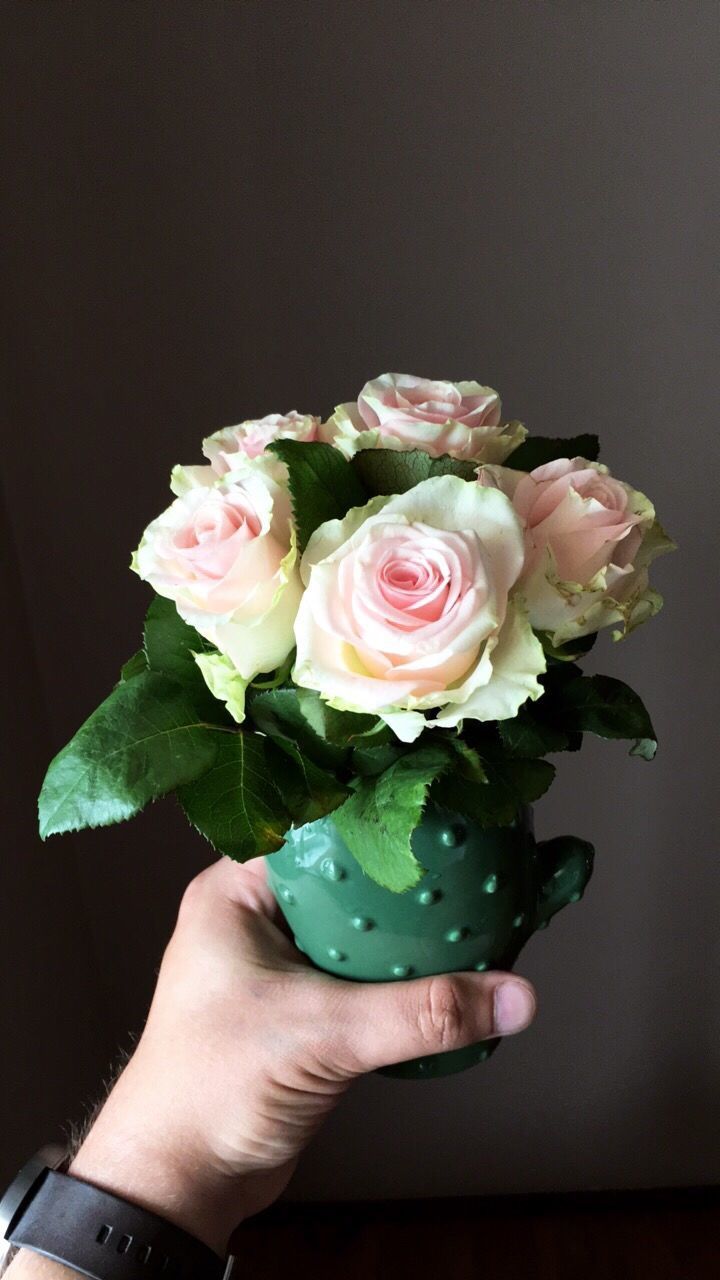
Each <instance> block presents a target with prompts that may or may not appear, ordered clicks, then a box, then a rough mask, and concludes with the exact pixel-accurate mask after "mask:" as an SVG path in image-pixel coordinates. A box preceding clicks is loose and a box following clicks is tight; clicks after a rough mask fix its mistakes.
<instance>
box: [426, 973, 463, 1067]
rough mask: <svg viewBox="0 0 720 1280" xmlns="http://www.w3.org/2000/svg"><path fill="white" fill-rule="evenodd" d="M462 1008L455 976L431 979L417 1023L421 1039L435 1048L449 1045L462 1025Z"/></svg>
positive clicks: (450, 1045) (453, 1043)
mask: <svg viewBox="0 0 720 1280" xmlns="http://www.w3.org/2000/svg"><path fill="white" fill-rule="evenodd" d="M465 1022H466V1019H465V1010H464V1005H463V1000H462V995H461V992H460V989H459V984H458V982H457V979H455V978H451V977H448V976H446V975H444V974H443V975H440V976H439V977H437V978H431V979H430V981H429V982H428V984H427V987H426V988H425V992H424V996H423V999H422V1001H421V1004H420V1009H419V1018H418V1024H419V1029H420V1035H421V1037H422V1040H423V1042H424V1043H425V1044H427V1045H428V1047H431V1046H432V1047H434V1048H435V1049H441V1050H442V1049H448V1048H452V1047H453V1046H454V1045H456V1044H457V1042H458V1041H459V1040H460V1039H461V1037H462V1033H463V1030H464V1028H465Z"/></svg>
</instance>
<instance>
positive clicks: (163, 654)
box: [143, 596, 233, 726]
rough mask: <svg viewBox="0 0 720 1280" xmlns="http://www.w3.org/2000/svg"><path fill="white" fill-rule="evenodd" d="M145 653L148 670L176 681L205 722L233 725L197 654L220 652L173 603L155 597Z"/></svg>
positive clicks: (147, 621)
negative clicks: (204, 673)
mask: <svg viewBox="0 0 720 1280" xmlns="http://www.w3.org/2000/svg"><path fill="white" fill-rule="evenodd" d="M143 639H144V649H145V656H146V659H147V664H148V667H149V668H150V670H151V671H157V672H158V674H160V675H164V676H169V677H170V678H171V679H172V680H177V682H178V684H181V685H182V686H183V688H184V689H185V690H186V691H187V694H188V696H189V697H191V698H192V700H193V702H194V704H195V706H196V707H197V710H198V714H199V716H200V718H201V719H202V720H208V721H210V722H211V723H213V724H219V725H223V726H225V725H231V724H233V720H232V718H231V717H230V715H229V714H228V712H227V710H226V708H225V706H224V705H223V703H222V702H219V701H218V699H217V698H216V697H214V696H213V694H212V693H211V692H210V689H209V688H208V686H207V684H206V682H205V679H204V677H203V674H202V671H201V670H200V668H199V667H198V664H197V663H196V661H195V656H194V655H195V654H196V653H205V654H209V655H214V654H215V653H216V652H217V650H216V649H215V647H214V645H212V644H210V641H209V640H206V639H205V638H204V636H201V635H200V633H199V632H198V631H196V630H195V628H194V627H191V626H189V624H188V623H187V622H185V621H184V620H183V619H182V618H181V617H180V614H179V613H178V611H177V609H176V608H175V605H174V603H173V601H172V600H166V599H165V596H155V599H154V600H153V601H152V602H151V604H150V607H149V609H148V611H147V614H146V615H145V628H144V634H143Z"/></svg>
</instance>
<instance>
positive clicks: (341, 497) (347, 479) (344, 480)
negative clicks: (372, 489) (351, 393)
mask: <svg viewBox="0 0 720 1280" xmlns="http://www.w3.org/2000/svg"><path fill="white" fill-rule="evenodd" d="M268 449H269V451H270V452H271V453H274V454H276V455H277V457H278V458H280V459H282V461H283V462H284V463H285V465H286V467H287V469H288V477H289V484H290V495H291V497H292V504H293V513H294V516H295V525H296V527H297V535H298V546H299V548H300V550H301V551H304V550H305V547H306V546H307V544H308V542H309V541H310V537H311V535H312V534H313V533H314V532H315V530H316V529H317V528H318V526H319V525H321V524H324V523H325V521H326V520H339V519H342V517H343V516H344V515H346V514H347V512H348V511H349V510H350V508H351V507H362V506H364V505H365V503H366V502H367V497H368V495H367V494H366V492H365V490H364V488H363V486H362V484H361V483H360V480H359V479H358V476H357V473H356V472H355V471H354V470H353V468H352V466H351V464H350V463H349V462H348V461H347V459H345V458H344V457H343V456H342V454H341V453H340V452H339V451H338V450H337V449H333V447H332V445H329V444H322V443H320V442H319V441H311V442H303V441H301V440H274V441H273V443H272V444H270V445H268Z"/></svg>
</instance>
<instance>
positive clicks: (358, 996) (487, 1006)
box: [70, 858, 535, 1255]
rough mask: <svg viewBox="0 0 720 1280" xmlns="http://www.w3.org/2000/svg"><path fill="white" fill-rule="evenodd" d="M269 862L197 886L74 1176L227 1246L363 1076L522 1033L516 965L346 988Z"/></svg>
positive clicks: (527, 1009)
mask: <svg viewBox="0 0 720 1280" xmlns="http://www.w3.org/2000/svg"><path fill="white" fill-rule="evenodd" d="M280 922H281V917H280V915H279V912H278V909H277V906H276V903H275V900H274V898H273V895H272V893H271V892H270V889H269V888H268V885H267V883H266V879H265V867H264V862H263V860H262V859H257V860H255V861H253V862H248V863H246V864H245V865H243V866H240V865H238V864H237V863H233V862H231V861H229V860H228V859H225V858H223V859H221V860H220V861H219V862H216V863H215V864H213V865H212V866H210V867H208V868H207V870H206V871H203V872H202V873H201V874H200V875H199V876H198V877H197V878H196V879H195V880H193V881H192V883H191V884H190V886H189V887H188V889H187V890H186V892H185V896H184V898H183V901H182V904H181V907H180V912H179V916H178V921H177V926H176V928H175V932H174V933H173V936H172V938H171V941H170V943H169V945H168V947H167V950H166V952H165V956H164V958H163V962H162V966H161V969H160V975H159V978H158V983H157V987H156V991H155V995H154V998H153V1002H152V1006H151V1009H150V1014H149V1017H148V1021H147V1025H146V1027H145V1030H144V1032H143V1034H142V1037H141V1039H140V1042H139V1044H138V1046H137V1049H136V1051H135V1053H134V1054H133V1056H132V1058H131V1059H130V1061H129V1063H128V1065H127V1066H126V1068H125V1070H124V1071H123V1073H122V1075H121V1076H120V1078H119V1080H118V1081H117V1083H116V1085H115V1087H114V1088H113V1090H112V1092H111V1093H110V1095H109V1097H108V1099H107V1102H106V1103H105V1106H104V1107H103V1109H102V1111H101V1112H100V1115H99V1116H98V1118H97V1120H96V1121H95V1123H94V1125H93V1127H92V1129H91V1130H90V1133H89V1134H88V1136H87V1138H86V1139H85V1141H84V1143H83V1145H82V1147H81V1148H80V1150H79V1152H78V1154H77V1156H76V1157H75V1160H74V1161H73V1164H72V1165H71V1169H70V1172H71V1173H73V1174H77V1176H78V1177H81V1178H85V1179H86V1180H87V1181H88V1182H92V1183H95V1184H96V1185H98V1186H102V1187H104V1188H106V1189H107V1190H109V1191H112V1192H115V1193H116V1194H117V1195H120V1196H124V1197H125V1198H126V1199H129V1200H133V1201H135V1202H136V1203H137V1204H141V1205H144V1206H145V1207H146V1208H148V1209H152V1210H154V1211H155V1212H156V1213H159V1214H160V1215H161V1216H163V1217H165V1218H167V1219H168V1220H169V1221H173V1222H175V1223H176V1224H177V1225H178V1226H181V1227H183V1228H184V1229H185V1230H186V1231H189V1232H191V1233H192V1234H193V1235H195V1236H197V1237H198V1238H199V1239H201V1240H204V1241H205V1243H207V1244H208V1245H210V1246H211V1247H212V1248H214V1249H215V1250H216V1251H217V1252H218V1253H219V1254H222V1255H224V1254H225V1253H226V1252H227V1250H228V1245H229V1242H230V1240H231V1236H232V1233H233V1230H234V1228H236V1227H237V1225H238V1224H239V1223H240V1222H241V1221H242V1220H243V1219H244V1218H246V1217H249V1216H250V1215H251V1214H253V1213H257V1212H258V1211H259V1210H260V1209H263V1208H265V1207H266V1206H267V1205H269V1204H271V1203H272V1201H273V1200H275V1199H276V1198H277V1196H278V1195H280V1193H281V1191H282V1190H283V1189H284V1187H285V1186H286V1185H287V1183H288V1181H289V1179H290V1177H291V1175H292V1172H293V1169H294V1168H295V1165H296V1163H297V1159H298V1156H299V1155H300V1153H301V1152H302V1150H303V1148H304V1147H305V1146H306V1144H307V1143H308V1141H309V1140H310V1138H311V1137H312V1135H313V1134H314V1133H315V1131H316V1130H317V1129H318V1127H319V1126H320V1125H321V1123H322V1121H323V1119H324V1118H325V1117H326V1116H327V1114H328V1113H329V1112H330V1111H331V1110H332V1108H333V1107H334V1106H335V1104H336V1103H337V1102H338V1100H339V1098H340V1097H341V1095H342V1094H343V1093H344V1092H345V1090H346V1089H347V1088H348V1086H349V1085H350V1083H351V1082H352V1080H353V1079H355V1078H356V1077H358V1076H360V1075H362V1074H364V1073H365V1072H368V1071H372V1070H374V1069H375V1068H377V1067H381V1066H386V1065H389V1064H390V1063H394V1062H400V1061H403V1060H405V1059H407V1058H412V1057H416V1056H421V1055H422V1056H425V1055H427V1054H431V1053H439V1052H442V1051H445V1050H449V1049H458V1048H461V1047H463V1046H464V1045H468V1044H472V1043H474V1042H476V1041H478V1040H482V1039H485V1038H487V1037H490V1036H497V1035H508V1034H511V1033H513V1032H515V1031H520V1030H522V1029H523V1028H524V1027H526V1026H527V1025H528V1023H529V1022H530V1021H531V1020H532V1018H533V1016H534V1012H535V997H534V993H533V990H532V987H531V986H530V985H529V983H527V982H525V981H524V980H522V979H519V978H516V977H514V976H511V975H509V974H507V973H482V974H480V973H458V974H447V975H444V976H441V977H434V978H420V979H416V980H414V981H409V982H392V983H373V984H362V983H356V982H343V981H340V980H339V979H337V978H334V977H330V976H329V975H328V974H324V973H321V972H319V971H318V970H316V969H313V968H311V967H310V965H309V964H308V962H307V961H306V960H305V959H304V957H303V956H301V955H300V953H299V952H298V951H297V950H296V949H295V947H294V946H293V945H292V943H291V942H290V940H289V939H288V937H287V936H286V934H285V933H284V932H283V929H282V927H281V923H280Z"/></svg>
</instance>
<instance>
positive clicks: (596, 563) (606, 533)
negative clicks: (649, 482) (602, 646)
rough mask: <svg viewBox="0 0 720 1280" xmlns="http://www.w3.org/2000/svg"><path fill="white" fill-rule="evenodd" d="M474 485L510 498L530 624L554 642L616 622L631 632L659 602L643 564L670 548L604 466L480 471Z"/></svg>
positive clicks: (646, 511)
mask: <svg viewBox="0 0 720 1280" xmlns="http://www.w3.org/2000/svg"><path fill="white" fill-rule="evenodd" d="M479 478H480V482H481V484H483V485H485V486H487V485H490V486H494V487H499V488H500V489H501V490H502V491H503V492H505V493H506V494H508V496H510V497H511V498H512V501H513V505H514V507H515V510H516V511H517V514H518V516H519V517H520V519H521V521H522V523H523V528H524V530H525V568H524V570H523V574H522V579H521V584H522V590H523V592H524V594H525V597H526V600H527V604H528V609H529V614H530V621H531V622H532V625H533V626H534V627H536V628H537V629H538V630H542V631H549V632H551V633H552V635H553V640H554V643H556V644H560V643H564V642H565V641H566V640H568V639H570V638H571V637H577V636H581V635H587V634H590V633H591V632H592V631H597V630H598V629H599V628H600V627H602V626H605V625H607V624H609V623H613V622H618V621H622V622H623V624H624V626H625V629H626V630H630V629H631V628H632V626H636V625H637V624H638V622H641V621H644V620H645V618H647V617H649V616H650V615H651V613H654V612H657V609H658V608H659V607H660V604H661V603H662V602H661V600H660V597H659V596H658V595H657V593H656V592H651V591H649V590H648V575H647V567H648V565H649V563H650V561H651V560H652V559H653V558H654V557H655V556H656V555H658V554H660V552H661V551H664V550H670V549H671V547H672V543H670V540H669V539H667V538H666V537H665V535H664V534H663V533H662V530H661V529H660V526H659V525H658V524H657V522H656V520H655V511H654V508H653V506H652V504H651V503H650V502H649V501H648V499H647V498H646V497H645V496H644V495H643V494H641V493H638V492H637V491H636V490H634V489H632V488H631V487H630V485H628V484H625V483H623V482H622V481H621V480H615V479H613V477H612V476H611V475H610V473H609V471H608V469H607V467H604V466H602V465H601V464H600V463H597V462H587V461H586V460H585V459H584V458H560V459H558V460H557V461H555V462H548V463H546V464H545V465H544V466H542V467H536V468H535V470H534V471H531V472H530V473H529V474H525V473H523V472H519V471H513V470H511V469H510V468H507V467H495V466H489V467H482V468H481V470H480V473H479Z"/></svg>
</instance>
